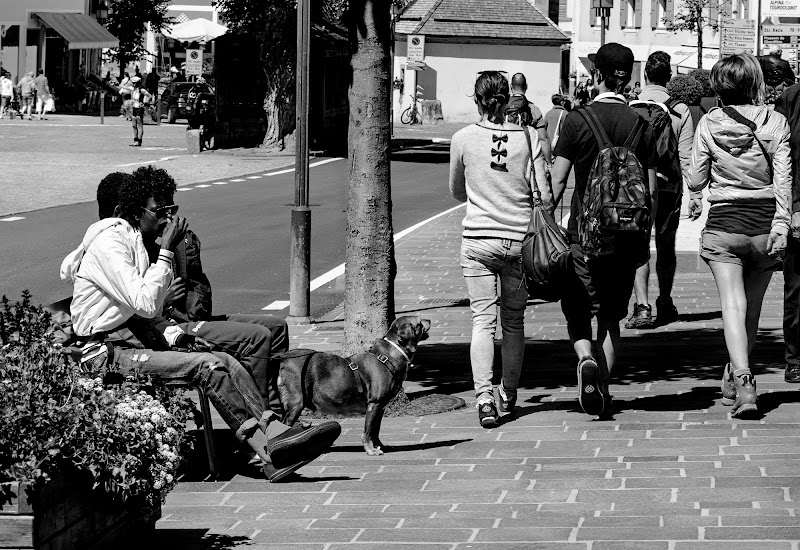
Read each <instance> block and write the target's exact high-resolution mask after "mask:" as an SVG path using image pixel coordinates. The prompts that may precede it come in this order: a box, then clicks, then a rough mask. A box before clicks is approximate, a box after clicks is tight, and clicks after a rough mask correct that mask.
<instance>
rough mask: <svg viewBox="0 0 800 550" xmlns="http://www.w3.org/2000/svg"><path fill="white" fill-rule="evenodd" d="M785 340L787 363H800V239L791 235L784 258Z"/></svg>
mask: <svg viewBox="0 0 800 550" xmlns="http://www.w3.org/2000/svg"><path fill="white" fill-rule="evenodd" d="M783 341H784V342H785V343H786V363H787V364H789V365H800V241H798V240H796V239H794V238H793V237H791V236H790V237H789V244H788V246H787V247H786V257H785V258H784V260H783Z"/></svg>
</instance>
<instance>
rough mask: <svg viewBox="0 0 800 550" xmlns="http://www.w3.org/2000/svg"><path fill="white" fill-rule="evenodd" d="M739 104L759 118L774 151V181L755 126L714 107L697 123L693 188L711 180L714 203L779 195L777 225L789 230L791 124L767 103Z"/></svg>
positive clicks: (749, 115) (752, 117)
mask: <svg viewBox="0 0 800 550" xmlns="http://www.w3.org/2000/svg"><path fill="white" fill-rule="evenodd" d="M734 108H735V109H736V110H737V111H739V113H740V114H742V115H743V116H744V117H746V118H748V119H750V120H752V121H753V122H754V123H755V124H756V130H755V131H756V134H757V135H758V137H759V139H760V140H761V142H762V143H763V144H764V147H766V149H767V152H768V153H769V155H770V156H771V157H772V173H773V177H772V181H770V178H769V174H770V171H769V169H768V167H767V162H768V161H767V159H765V158H764V154H763V153H762V151H761V147H759V145H758V142H757V141H756V140H755V138H754V137H753V133H752V132H751V131H750V129H749V128H748V127H747V126H745V125H743V124H739V123H738V122H736V121H735V120H733V119H732V118H730V117H729V116H727V115H726V114H725V113H724V112H723V110H722V109H720V108H714V109H711V110H710V111H709V112H708V114H707V115H706V116H704V117H703V118H702V119H700V122H699V123H698V125H697V131H696V132H695V137H694V146H693V147H692V167H691V170H690V174H689V188H690V189H691V190H692V191H700V190H702V189H703V188H705V187H706V186H708V189H709V195H708V202H709V203H710V205H711V208H714V207H715V206H717V205H721V204H731V203H735V202H736V201H737V200H742V199H771V198H773V197H774V198H775V210H776V211H775V217H774V218H773V221H772V228H773V230H777V231H778V232H780V233H782V234H784V235H785V234H787V233H788V231H789V219H790V217H791V214H790V209H791V203H792V173H791V167H792V165H791V158H790V150H789V124H788V123H787V122H786V117H785V116H783V115H782V114H780V113H776V112H774V111H771V110H770V109H768V108H767V107H765V106H763V105H737V106H735V107H734Z"/></svg>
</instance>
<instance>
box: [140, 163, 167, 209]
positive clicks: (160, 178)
mask: <svg viewBox="0 0 800 550" xmlns="http://www.w3.org/2000/svg"><path fill="white" fill-rule="evenodd" d="M133 177H134V178H135V179H136V180H139V181H142V182H146V183H147V184H148V185H149V186H150V188H151V189H152V191H153V198H154V199H156V201H159V200H162V201H164V202H166V203H172V199H173V197H174V195H175V191H176V190H177V189H178V186H177V184H176V183H175V179H174V178H173V177H172V176H170V175H169V173H168V172H167V171H166V170H164V169H163V168H156V167H155V166H152V165H151V166H142V167H141V168H137V169H136V170H135V171H134V172H133Z"/></svg>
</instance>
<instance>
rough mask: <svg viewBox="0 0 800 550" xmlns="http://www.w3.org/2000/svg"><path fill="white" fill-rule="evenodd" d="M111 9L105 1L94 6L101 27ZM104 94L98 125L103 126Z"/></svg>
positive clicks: (104, 114) (104, 95)
mask: <svg viewBox="0 0 800 550" xmlns="http://www.w3.org/2000/svg"><path fill="white" fill-rule="evenodd" d="M112 9H113V8H112V7H111V6H110V5H109V4H107V3H106V0H99V1H98V2H97V3H96V4H95V8H94V15H95V17H96V18H97V22H98V23H100V24H101V25H103V26H105V24H106V21H108V16H109V15H110V14H111V12H112ZM105 121H106V92H105V90H102V89H101V90H100V124H105V123H106V122H105Z"/></svg>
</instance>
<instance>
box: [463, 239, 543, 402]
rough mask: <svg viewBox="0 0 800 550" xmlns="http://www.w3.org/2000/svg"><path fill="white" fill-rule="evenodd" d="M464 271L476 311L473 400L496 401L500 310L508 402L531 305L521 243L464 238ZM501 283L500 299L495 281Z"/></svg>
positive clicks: (519, 368)
mask: <svg viewBox="0 0 800 550" xmlns="http://www.w3.org/2000/svg"><path fill="white" fill-rule="evenodd" d="M461 270H462V272H463V274H464V280H465V281H466V283H467V292H468V293H469V303H470V308H471V309H472V342H471V344H470V350H469V355H470V361H471V363H472V379H473V381H474V383H475V396H476V397H477V398H478V401H481V400H485V399H489V398H491V399H493V398H492V365H493V363H494V336H495V332H496V331H497V304H498V302H499V304H500V324H501V327H502V331H503V342H502V345H501V348H500V350H501V353H502V361H503V381H502V383H503V388H504V389H505V393H506V395H507V397H508V398H509V399H510V398H513V397H515V396H516V395H517V385H518V384H519V376H520V373H521V372H522V358H523V355H524V353H525V330H524V317H525V305H526V304H527V302H528V291H527V289H526V288H525V283H524V281H523V273H522V241H513V240H510V239H496V238H470V237H464V238H463V239H462V242H461ZM498 276H499V277H500V296H498V293H497V277H498Z"/></svg>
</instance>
